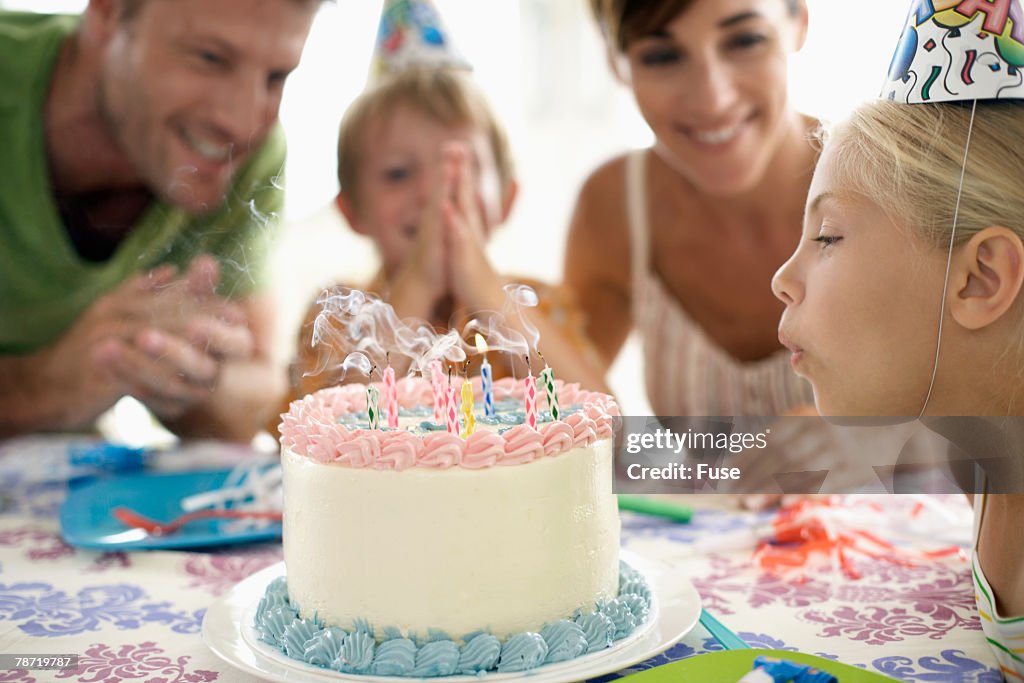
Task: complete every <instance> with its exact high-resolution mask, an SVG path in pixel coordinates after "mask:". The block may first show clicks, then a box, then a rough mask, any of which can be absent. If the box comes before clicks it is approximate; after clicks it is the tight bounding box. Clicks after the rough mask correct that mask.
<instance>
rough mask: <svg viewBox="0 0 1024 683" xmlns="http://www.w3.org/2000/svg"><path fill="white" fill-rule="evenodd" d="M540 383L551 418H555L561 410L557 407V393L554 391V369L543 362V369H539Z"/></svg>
mask: <svg viewBox="0 0 1024 683" xmlns="http://www.w3.org/2000/svg"><path fill="white" fill-rule="evenodd" d="M540 383H541V384H543V385H544V391H545V392H546V393H547V396H548V408H549V409H550V410H551V419H552V420H557V419H558V416H559V415H560V414H561V411H560V410H559V409H558V394H557V393H555V371H554V370H552V369H551V367H550V366H549V365H548V364H547V363H545V364H544V369H543V370H541V371H540Z"/></svg>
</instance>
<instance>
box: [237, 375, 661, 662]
mask: <svg viewBox="0 0 1024 683" xmlns="http://www.w3.org/2000/svg"><path fill="white" fill-rule="evenodd" d="M455 384H456V386H458V385H459V384H461V382H458V381H456V382H455ZM553 385H554V387H555V388H554V393H553V397H554V398H555V401H556V403H555V405H556V406H561V410H560V411H559V410H557V409H556V410H551V408H552V405H551V402H550V401H548V402H545V400H544V398H541V400H540V402H539V403H540V405H539V406H536V407H538V408H540V412H539V413H535V414H534V415H532V416H531V415H530V414H529V412H530V406H529V405H526V408H525V410H524V405H525V404H524V398H525V397H524V394H526V393H532V392H530V390H529V389H528V388H524V383H523V382H522V381H521V380H520V381H518V382H516V381H512V380H499V381H497V382H495V383H493V385H492V387H493V399H492V398H491V396H484V395H483V391H482V388H481V385H480V383H479V379H478V378H474V380H473V381H472V383H471V385H470V386H471V387H472V395H473V396H474V397H475V399H476V404H477V405H478V406H479V405H481V403H482V402H484V401H487V402H490V403H492V404H493V410H491V409H490V406H489V408H488V410H487V413H488V415H478V416H477V417H476V418H475V420H474V419H473V418H471V417H465V416H466V414H467V413H468V415H472V411H471V410H470V411H464V420H463V421H462V422H457V423H456V424H457V427H456V428H455V429H453V425H452V421H451V420H449V421H448V422H447V425H446V424H445V422H444V421H443V420H439V419H437V418H439V417H440V416H439V415H437V413H436V411H435V410H432V405H436V403H437V388H436V383H435V385H434V386H432V383H431V382H428V381H426V380H424V379H420V378H410V379H403V380H400V381H398V382H397V384H392V387H393V389H392V390H391V396H392V397H393V398H392V399H391V400H390V401H389V403H390V404H391V411H386V412H384V415H385V416H386V417H388V418H389V422H390V424H391V425H392V426H391V427H390V428H389V427H380V428H377V429H369V428H367V426H368V425H367V423H368V420H371V421H372V413H373V411H372V407H373V404H374V403H375V400H374V398H372V397H371V398H370V399H369V401H368V394H371V395H372V394H373V393H374V392H375V391H379V389H380V388H381V387H379V386H372V385H371V386H372V388H371V389H369V391H368V389H367V386H365V385H359V384H349V385H344V386H341V387H336V388H331V389H325V390H323V391H319V392H317V393H315V394H311V395H309V396H306V397H305V398H303V399H301V400H299V401H295V402H294V403H293V404H292V405H291V407H290V409H289V411H288V413H286V414H285V415H284V416H283V423H282V425H281V434H282V437H281V444H282V448H281V460H282V469H283V475H284V560H285V568H286V576H285V577H282V578H281V579H279V580H277V581H275V582H273V583H271V585H270V586H269V587H268V588H267V590H266V593H265V595H264V596H263V598H262V599H261V601H260V603H259V605H258V607H257V609H256V616H255V623H254V627H255V629H256V632H257V633H258V634H259V637H260V639H261V640H263V641H265V642H267V643H269V644H271V645H273V646H275V647H277V648H278V649H279V650H280V651H281V652H283V653H284V654H286V655H287V656H289V657H293V658H296V659H300V660H302V661H304V662H307V663H309V664H312V665H314V666H320V667H324V668H328V669H335V670H338V671H341V672H344V673H355V674H371V675H391V676H416V677H424V676H447V675H458V674H481V673H484V672H488V671H523V670H527V669H532V668H535V667H538V666H542V665H544V664H548V663H553V662H558V661H565V660H568V659H572V658H574V657H578V656H580V655H584V654H586V653H588V652H594V651H597V650H601V649H604V648H607V647H609V646H610V645H612V643H613V642H615V641H617V640H620V639H622V638H625V637H626V636H627V635H629V634H630V633H632V632H633V631H634V630H635V629H636V628H637V627H638V626H639V625H641V624H643V623H644V622H645V621H646V620H647V619H648V616H649V613H650V610H651V596H650V591H649V589H648V587H647V585H646V583H645V581H644V580H643V577H642V576H641V575H640V574H639V573H638V572H636V571H635V570H633V569H632V568H630V567H628V566H627V565H624V564H620V562H619V518H618V510H617V506H616V500H615V496H614V494H613V493H612V436H613V425H612V421H613V418H614V417H615V416H616V415H617V414H618V409H617V407H616V405H615V402H614V399H612V397H610V396H607V395H605V394H599V393H594V392H588V391H583V390H580V389H579V388H578V387H577V386H576V385H567V384H562V383H560V382H557V383H553ZM467 391H469V390H467ZM453 393H454V392H453ZM463 396H464V397H465V396H466V393H465V392H464V393H463ZM368 402H369V403H370V404H371V411H370V415H368V413H367V407H368ZM465 403H467V401H465V400H464V406H465ZM468 403H469V405H470V406H472V402H471V401H469V402H468ZM396 404H397V406H398V410H397V411H396V410H395V406H396ZM449 408H450V409H451V410H452V411H454V410H455V406H454V405H449ZM545 408H547V409H546V410H545ZM385 410H386V409H385ZM391 412H397V415H398V419H397V420H396V419H394V417H392V415H391V414H390V413H391ZM552 413H554V415H552ZM555 417H557V419H554V418H555ZM534 420H536V424H535V426H534V424H533V423H534ZM474 423H475V424H474Z"/></svg>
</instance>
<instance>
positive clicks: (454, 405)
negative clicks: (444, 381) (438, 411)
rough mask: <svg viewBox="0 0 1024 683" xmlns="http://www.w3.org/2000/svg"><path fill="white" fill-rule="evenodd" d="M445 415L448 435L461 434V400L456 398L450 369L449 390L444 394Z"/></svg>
mask: <svg viewBox="0 0 1024 683" xmlns="http://www.w3.org/2000/svg"><path fill="white" fill-rule="evenodd" d="M444 413H445V418H446V420H447V423H448V433H449V434H456V435H457V434H458V433H459V400H458V399H457V398H456V397H455V387H453V386H452V369H451V368H448V388H447V389H445V392H444Z"/></svg>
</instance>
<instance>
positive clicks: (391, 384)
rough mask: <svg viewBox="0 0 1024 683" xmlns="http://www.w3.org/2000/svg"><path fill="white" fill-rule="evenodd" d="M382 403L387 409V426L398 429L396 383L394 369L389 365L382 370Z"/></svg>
mask: <svg viewBox="0 0 1024 683" xmlns="http://www.w3.org/2000/svg"><path fill="white" fill-rule="evenodd" d="M384 404H385V405H386V406H387V409H388V427H390V428H391V429H398V384H397V383H396V381H395V369H394V368H393V367H391V366H390V365H389V366H388V367H387V368H386V369H385V370H384Z"/></svg>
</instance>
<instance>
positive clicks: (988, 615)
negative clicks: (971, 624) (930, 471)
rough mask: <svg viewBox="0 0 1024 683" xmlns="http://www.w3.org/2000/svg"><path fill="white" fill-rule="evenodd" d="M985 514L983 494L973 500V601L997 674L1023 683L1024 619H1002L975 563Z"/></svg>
mask: <svg viewBox="0 0 1024 683" xmlns="http://www.w3.org/2000/svg"><path fill="white" fill-rule="evenodd" d="M984 514H985V494H980V493H979V494H975V496H974V548H975V552H974V553H972V557H971V575H972V576H973V577H974V600H975V602H976V603H977V604H978V614H979V615H980V616H981V630H982V631H983V632H984V634H985V639H986V640H987V641H988V644H989V646H990V647H991V648H992V652H993V653H994V654H995V656H996V661H998V662H999V670H1000V671H1001V672H1002V674H1003V678H1005V679H1006V680H1007V681H1011V682H1012V681H1024V616H1019V617H1010V618H1008V617H1003V616H1000V615H999V611H998V610H997V609H996V601H995V598H994V596H993V594H992V587H991V586H989V583H988V579H986V578H985V573H984V572H982V571H981V564H979V562H978V553H977V547H978V533H979V531H980V530H981V518H982V516H983V515H984Z"/></svg>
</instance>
